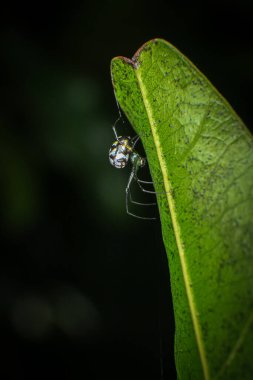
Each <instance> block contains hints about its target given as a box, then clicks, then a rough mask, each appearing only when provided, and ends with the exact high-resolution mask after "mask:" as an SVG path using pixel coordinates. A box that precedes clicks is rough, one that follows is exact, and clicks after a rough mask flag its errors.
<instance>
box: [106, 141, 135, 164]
mask: <svg viewBox="0 0 253 380" xmlns="http://www.w3.org/2000/svg"><path fill="white" fill-rule="evenodd" d="M132 150H133V148H132V142H131V138H130V137H119V138H118V140H117V141H115V142H114V143H113V144H112V146H111V148H110V150H109V161H110V163H111V164H112V166H114V167H115V168H118V169H122V168H124V167H125V166H126V165H127V163H128V160H129V157H130V154H131V152H132Z"/></svg>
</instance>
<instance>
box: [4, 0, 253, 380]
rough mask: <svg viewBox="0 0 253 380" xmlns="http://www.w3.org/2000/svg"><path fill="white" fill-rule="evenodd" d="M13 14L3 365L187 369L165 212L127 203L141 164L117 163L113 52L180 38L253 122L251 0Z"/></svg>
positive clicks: (129, 371) (53, 370)
mask: <svg viewBox="0 0 253 380" xmlns="http://www.w3.org/2000/svg"><path fill="white" fill-rule="evenodd" d="M0 19H1V23H0V24H1V35H0V41H1V62H0V69H1V103H0V160H1V166H0V174H1V176H0V180H1V186H0V192H1V197H0V202H1V254H0V273H1V278H0V284H1V288H0V305H1V308H0V335H1V351H2V354H1V366H0V375H2V376H1V378H2V379H34V378H35V379H45V378H47V377H49V376H50V377H54V378H57V379H58V378H59V379H79V378H80V379H91V380H93V379H100V378H106V377H109V378H110V379H142V378H143V379H149V378H150V379H153V380H155V379H160V378H161V376H162V374H161V372H163V377H164V379H175V378H176V375H175V368H174V359H173V336H174V321H173V308H172V303H171V294H170V287H169V273H168V268H167V259H166V254H165V250H164V247H163V243H162V237H161V230H160V225H159V221H157V222H154V223H152V222H149V221H142V220H137V219H134V218H131V217H129V216H128V215H126V212H125V205H124V189H125V186H126V182H127V176H128V174H129V169H125V170H124V171H118V170H115V169H114V168H113V167H111V166H110V164H109V162H108V149H109V146H110V144H111V142H112V140H113V134H112V130H111V126H112V124H113V123H114V121H115V120H116V119H117V117H118V110H117V107H116V103H115V100H114V96H113V91H112V86H111V81H110V70H109V66H110V60H111V58H112V57H114V56H117V55H124V56H127V57H131V56H132V55H133V54H134V52H135V51H136V50H137V49H138V48H139V47H140V46H141V45H142V44H143V43H144V42H146V41H148V40H149V39H151V38H154V37H161V38H164V39H167V40H168V41H170V42H171V43H173V44H174V45H175V46H176V47H177V48H178V49H180V50H181V51H182V52H183V53H184V54H185V55H186V56H188V57H189V58H190V59H191V60H192V61H193V62H194V63H195V64H196V65H197V67H198V68H199V69H200V70H201V71H203V72H204V74H205V75H206V76H207V77H208V78H209V79H210V80H211V82H212V83H213V84H214V85H215V86H216V87H217V88H218V89H219V91H220V92H221V93H222V94H223V95H224V96H225V98H227V100H228V101H229V102H230V103H231V105H232V106H233V107H234V108H235V110H236V111H237V112H238V114H239V115H240V116H241V117H242V119H243V120H244V121H245V123H246V124H247V125H248V126H249V127H250V126H251V125H252V113H251V108H252V106H251V102H252V97H251V89H252V84H253V83H252V82H253V74H252V66H253V65H252V64H253V54H252V49H251V37H250V32H251V29H252V27H251V26H252V9H251V1H246V0H242V1H240V2H231V1H218V0H214V1H210V2H209V1H206V2H201V3H198V2H196V1H162V0H157V1H155V2H153V3H152V4H148V3H147V2H144V1H137V0H136V1H132V0H131V1H126V2H123V1H119V0H118V1H115V0H111V1H103V2H88V3H87V2H84V1H79V0H75V1H71V2H70V1H69V2H66V1H65V2H61V3H58V2H49V1H47V0H46V1H43V2H33V4H29V3H28V2H19V4H15V3H9V4H7V5H5V7H4V8H2V9H1V13H0ZM121 127H122V128H123V129H124V130H125V133H130V134H133V132H132V131H131V127H130V126H128V125H127V124H126V123H125V124H124V125H123V124H121V126H120V127H119V128H121ZM145 175H146V176H147V175H148V174H147V173H145ZM146 178H147V177H146ZM135 196H136V197H138V198H139V199H143V196H142V194H139V192H138V191H136V193H135ZM144 198H145V197H144ZM145 199H146V198H145ZM135 212H137V213H138V214H140V215H144V214H145V212H149V215H151V216H153V215H155V214H156V212H157V210H156V209H154V210H152V209H150V210H148V211H147V210H143V208H141V209H138V210H136V209H135Z"/></svg>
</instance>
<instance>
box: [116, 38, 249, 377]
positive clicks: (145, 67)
mask: <svg viewBox="0 0 253 380" xmlns="http://www.w3.org/2000/svg"><path fill="white" fill-rule="evenodd" d="M111 70H112V79H113V85H114V89H115V94H116V97H117V100H118V102H119V104H120V106H121V108H122V109H123V111H124V113H125V114H126V116H127V117H128V119H129V121H130V123H131V124H132V125H133V128H134V129H135V131H136V132H137V133H138V134H139V135H140V136H141V139H142V142H143V145H144V149H145V152H146V155H147V158H148V162H149V166H150V170H151V175H152V178H153V181H154V184H155V189H156V191H157V193H158V195H157V198H158V204H159V211H160V217H161V223H162V232H163V239H164V244H165V247H166V251H167V256H168V261H169V268H170V277H171V288H172V295H173V304H174V313H175V322H176V334H175V360H176V367H177V373H178V378H179V379H194V380H198V379H206V380H207V379H229V380H231V379H233V380H235V379H240V380H242V379H251V380H252V379H253V222H252V211H253V207H252V203H253V140H252V136H251V135H250V133H249V131H248V130H247V129H246V127H245V126H244V125H243V123H242V121H241V120H240V119H239V117H238V116H237V115H236V114H235V112H234V111H233V110H232V108H231V107H230V106H229V104H228V103H227V102H226V101H225V100H224V98H223V97H222V96H221V95H220V94H219V93H218V92H217V90H215V88H214V87H213V86H212V85H211V84H210V82H209V81H208V80H207V79H206V78H205V77H204V75H203V74H201V73H200V72H199V71H198V70H197V68H196V67H194V65H193V64H192V63H191V62H190V61H189V60H188V59H187V58H186V57H184V56H183V55H182V54H181V53H180V52H179V51H178V50H177V49H176V48H175V47H173V46H172V45H170V44H169V43H168V42H166V41H164V40H160V39H155V40H151V41H149V42H148V43H146V44H145V45H144V46H142V47H141V49H139V50H138V51H137V53H136V54H135V55H134V57H133V58H132V59H128V58H125V57H116V58H114V59H113V60H112V65H111ZM238 95H239V94H238ZM118 132H119V134H120V130H119V131H118ZM161 192H163V194H161ZM168 360H169V358H168Z"/></svg>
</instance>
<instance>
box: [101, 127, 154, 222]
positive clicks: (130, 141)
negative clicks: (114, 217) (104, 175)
mask: <svg viewBox="0 0 253 380" xmlns="http://www.w3.org/2000/svg"><path fill="white" fill-rule="evenodd" d="M113 132H114V134H115V137H116V141H114V143H113V144H112V146H111V148H110V150H109V161H110V163H111V165H112V166H114V167H115V168H117V169H123V168H124V167H125V166H126V165H127V164H128V162H129V160H130V162H131V164H132V170H131V173H130V176H129V179H128V183H127V187H126V211H127V213H128V214H129V215H132V216H134V217H136V218H139V219H151V220H154V219H155V218H146V217H141V216H138V215H135V214H133V213H132V212H130V211H129V208H128V200H130V202H131V203H134V204H137V205H142V206H153V205H155V203H140V202H136V201H133V199H132V196H131V191H130V186H131V184H132V181H133V180H135V181H136V182H137V184H138V185H139V187H140V189H141V190H142V191H143V192H145V193H149V194H155V192H154V191H150V190H145V189H144V188H143V187H142V185H141V183H146V184H149V183H150V182H147V181H141V180H140V179H139V178H138V177H137V172H138V170H139V168H143V166H145V165H146V159H145V158H144V157H142V156H141V155H140V154H139V153H138V152H137V151H136V150H135V149H134V148H135V145H136V143H137V142H138V141H139V136H135V137H132V138H131V137H129V136H118V135H117V132H116V128H115V125H114V126H113ZM151 183H152V182H151Z"/></svg>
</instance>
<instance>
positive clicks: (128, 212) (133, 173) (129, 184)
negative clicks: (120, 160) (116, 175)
mask: <svg viewBox="0 0 253 380" xmlns="http://www.w3.org/2000/svg"><path fill="white" fill-rule="evenodd" d="M134 178H135V168H134V167H133V169H132V171H131V173H130V176H129V180H128V183H127V187H126V212H127V214H128V215H131V216H133V217H135V218H138V219H144V220H156V218H148V217H143V216H139V215H135V214H133V213H132V212H130V211H129V208H128V199H129V197H130V194H129V193H130V186H131V183H132V181H133V179H134Z"/></svg>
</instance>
